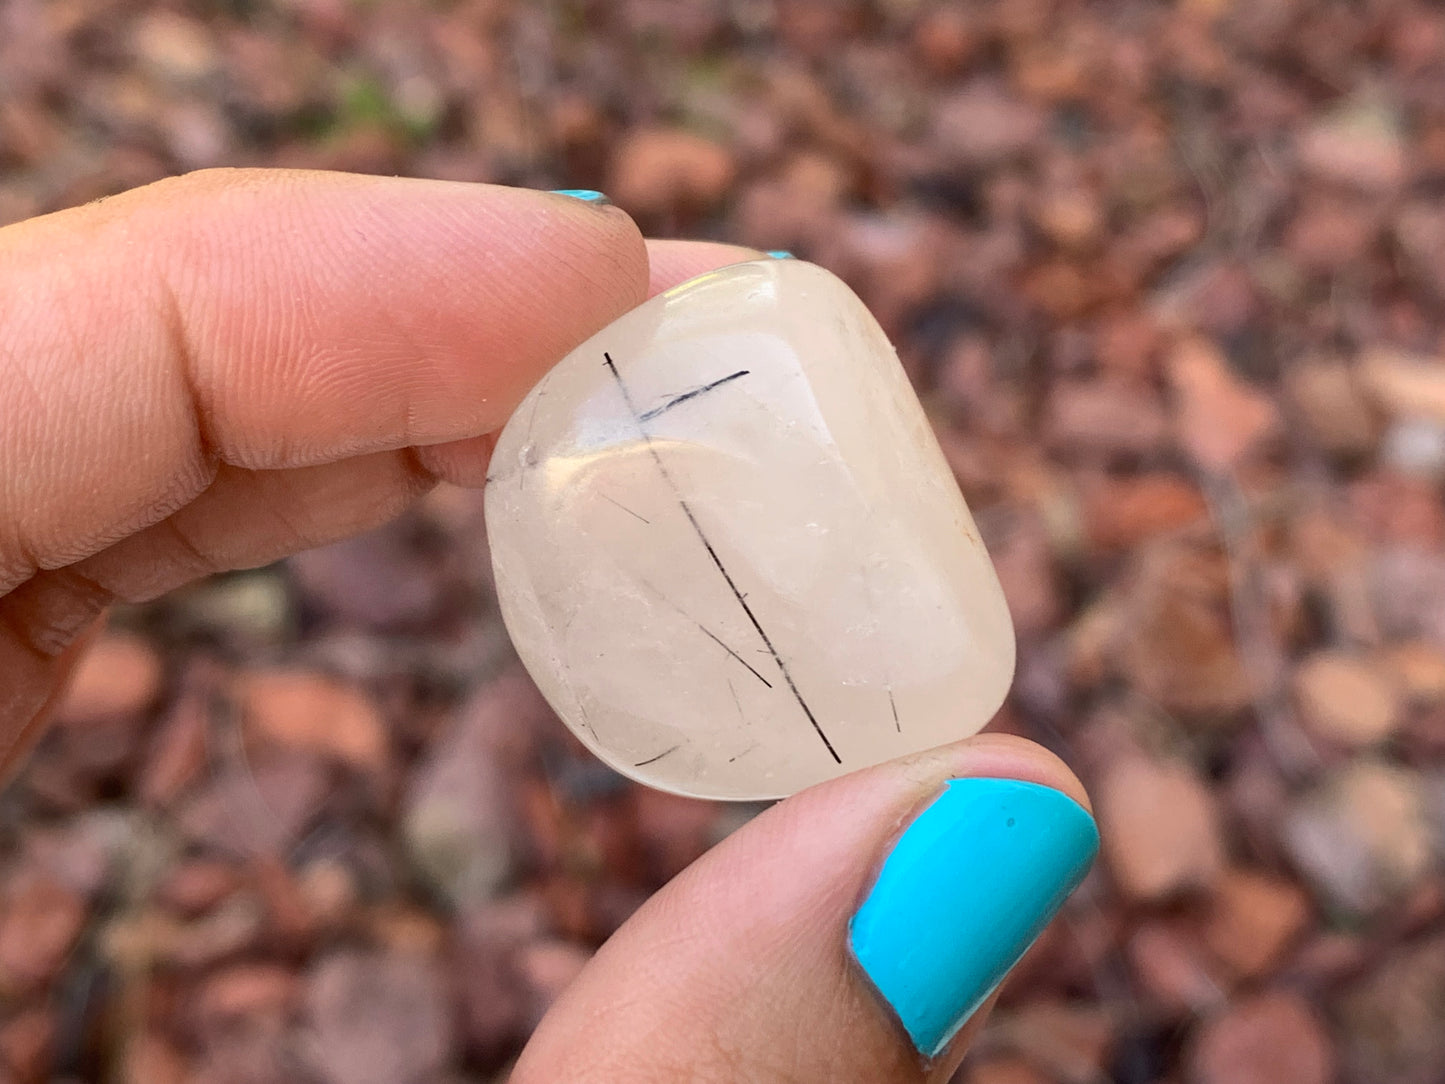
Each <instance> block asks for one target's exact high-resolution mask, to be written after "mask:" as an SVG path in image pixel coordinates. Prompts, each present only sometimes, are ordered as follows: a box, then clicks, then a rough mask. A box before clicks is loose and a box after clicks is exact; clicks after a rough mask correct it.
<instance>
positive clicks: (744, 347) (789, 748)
mask: <svg viewBox="0 0 1445 1084" xmlns="http://www.w3.org/2000/svg"><path fill="white" fill-rule="evenodd" d="M486 516H487V531H488V536H489V538H490V541H491V547H492V561H493V564H494V568H495V572H496V584H497V594H498V598H499V599H500V602H501V610H502V616H503V618H504V620H505V621H506V625H507V629H508V631H509V632H510V634H511V637H512V641H513V643H514V644H515V646H516V649H517V652H518V654H519V655H520V656H521V658H522V661H523V663H524V664H525V665H526V667H527V669H528V670H529V671H530V672H531V674H532V677H533V679H534V680H535V681H536V683H537V685H538V687H539V688H540V689H541V691H542V693H543V695H545V696H546V698H547V700H548V702H549V703H550V704H551V705H552V707H553V708H554V709H555V710H556V712H557V714H558V715H559V716H561V717H562V719H563V720H564V721H565V722H566V723H567V725H568V726H569V727H570V728H571V729H572V731H573V732H574V733H575V734H576V735H577V737H578V738H580V739H581V740H582V742H583V743H584V744H585V745H587V746H588V748H590V749H591V750H592V751H593V752H595V753H596V754H597V755H598V756H599V757H601V758H602V759H603V760H604V761H606V762H607V763H608V764H610V765H612V766H613V767H614V768H616V769H617V770H618V771H620V772H622V773H623V774H624V775H628V776H631V777H632V778H633V779H637V780H639V781H641V782H643V783H647V784H650V785H651V786H654V787H658V788H661V789H663V790H668V791H674V792H677V793H679V794H687V795H694V796H697V797H705V798H731V799H759V798H776V797H781V796H784V795H788V794H791V793H793V792H794V791H796V790H799V789H801V788H803V787H806V786H808V785H809V784H812V783H817V782H819V781H820V780H824V779H828V778H830V777H832V776H836V775H841V774H843V773H845V772H849V771H853V770H854V769H857V768H862V767H865V766H867V765H870V764H875V763H878V762H879V761H883V760H888V759H891V758H893V757H897V756H901V755H903V754H906V753H910V752H914V751H915V750H919V749H925V748H928V747H930V746H935V745H939V744H941V743H943V742H947V741H950V740H952V739H955V738H959V737H963V736H966V735H968V734H972V733H974V732H976V731H977V730H979V729H980V728H981V727H982V726H983V725H984V724H985V723H986V722H987V721H988V720H989V718H990V716H992V714H993V713H994V711H995V710H996V709H997V708H998V706H999V704H1000V703H1001V702H1002V700H1003V698H1004V695H1005V692H1006V691H1007V689H1008V685H1009V682H1010V680H1011V678H1012V675H1013V663H1014V637H1013V628H1012V625H1011V624H1010V621H1009V615H1008V610H1007V608H1006V606H1005V603H1004V598H1003V593H1002V591H1001V590H1000V588H999V584H998V579H997V577H996V576H995V574H994V571H993V566H992V564H991V563H990V562H989V558H988V555H987V553H986V552H985V551H984V548H983V545H982V544H981V543H980V541H979V537H978V531H977V530H976V528H975V527H974V523H973V519H972V517H971V516H970V515H969V511H968V508H967V506H966V505H965V504H964V501H963V497H962V495H961V494H960V493H959V491H958V487H957V485H956V484H955V482H954V479H953V476H952V473H951V472H950V470H949V468H948V465H947V463H946V462H945V461H944V458H943V455H942V453H941V452H940V451H939V448H938V444H937V442H936V440H935V439H934V436H933V432H932V430H931V429H930V428H929V424H928V421H927V419H926V418H925V416H924V413H923V410H922V408H921V407H920V405H919V403H918V399H917V397H916V396H915V395H914V393H913V389H912V388H911V387H910V385H909V382H908V379H907V377H906V376H905V375H904V372H903V369H902V367H901V366H900V365H899V363H898V358H897V356H896V354H895V353H894V351H893V348H892V347H891V346H890V345H889V343H888V340H887V337H886V336H885V335H884V334H883V331H882V329H881V328H880V327H879V326H878V324H877V322H876V321H875V320H874V319H873V317H872V316H871V314H869V312H868V311H867V309H865V308H864V307H863V304H862V302H861V301H859V300H858V298H857V296H856V295H855V294H854V293H853V292H852V291H851V290H850V289H849V288H848V287H847V286H846V285H844V283H843V282H842V281H840V280H839V279H837V278H836V277H834V276H833V275H832V274H830V273H829V272H827V271H824V270H823V269H822V268H819V267H816V266H814V265H812V264H808V263H804V262H802V261H797V260H760V261H756V262H752V263H742V264H737V265H734V266H732V267H727V268H724V269H722V270H720V271H715V272H712V273H710V274H706V275H703V276H701V277H700V278H696V279H693V280H692V281H690V282H687V283H684V284H683V285H681V286H678V287H676V288H675V289H672V290H670V291H668V292H667V293H665V294H662V295H660V296H658V297H655V298H653V299H652V300H651V301H649V302H647V303H646V304H644V305H642V306H641V307H640V308H638V309H635V310H634V311H632V312H630V313H628V314H627V315H626V316H624V317H622V318H621V319H619V320H618V321H617V322H615V323H614V324H612V325H611V326H610V327H608V328H606V329H605V330H604V331H602V332H600V333H598V334H597V335H596V336H594V337H593V338H592V339H590V340H589V341H588V342H586V343H584V344H583V345H582V346H580V347H578V348H577V349H576V350H574V351H573V352H572V353H571V354H569V355H568V356H567V357H566V358H565V359H563V361H562V362H561V363H560V364H558V365H557V366H556V367H555V368H554V369H553V370H552V371H551V372H550V373H548V374H547V376H545V377H544V378H543V379H542V381H541V382H540V383H539V384H538V385H537V386H536V387H535V388H534V389H533V390H532V392H531V394H529V395H528V396H527V398H526V399H525V400H524V401H523V402H522V404H521V406H519V407H518V408H517V411H516V413H515V414H514V415H513V416H512V418H511V420H510V421H509V422H508V423H507V425H506V428H505V429H504V430H503V431H502V434H501V437H500V438H499V439H498V442H497V446H496V450H495V452H494V453H493V458H492V464H491V476H490V478H489V481H488V486H487V494H486Z"/></svg>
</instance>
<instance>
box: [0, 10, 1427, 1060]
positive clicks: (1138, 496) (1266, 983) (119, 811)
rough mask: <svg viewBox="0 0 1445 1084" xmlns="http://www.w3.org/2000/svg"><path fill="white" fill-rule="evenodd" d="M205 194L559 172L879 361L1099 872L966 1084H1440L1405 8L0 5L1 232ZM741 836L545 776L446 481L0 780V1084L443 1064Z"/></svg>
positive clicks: (526, 688) (1414, 27)
mask: <svg viewBox="0 0 1445 1084" xmlns="http://www.w3.org/2000/svg"><path fill="white" fill-rule="evenodd" d="M220 164H228V165H229V164H255V165H284V166H313V167H324V168H335V169H348V170H361V171H372V172H381V173H414V174H421V175H426V176H434V177H449V178H458V179H468V180H492V181H500V182H506V183H514V184H524V185H532V186H537V187H549V188H550V187H560V186H564V185H565V186H586V187H597V188H603V189H605V190H607V191H608V192H610V193H611V195H612V196H613V198H614V199H615V200H616V201H617V202H618V203H620V204H621V205H622V206H623V207H625V208H626V209H627V210H629V211H631V212H633V213H634V214H635V215H636V216H637V218H638V219H639V221H640V222H642V223H643V224H644V226H645V227H647V228H648V229H649V230H650V231H653V232H655V233H659V234H663V235H669V234H671V235H680V236H689V237H712V238H722V239H729V240H736V241H742V242H745V243H748V244H752V245H757V246H760V247H763V248H790V249H792V250H793V251H795V252H796V253H797V254H798V255H800V256H803V257H806V258H809V259H813V260H816V261H817V262H819V263H822V264H824V265H826V266H828V267H830V268H832V269H834V270H835V271H837V272H838V273H840V274H841V275H843V276H844V277H845V278H846V279H847V280H848V281H849V282H850V283H852V284H853V285H854V286H855V287H856V288H857V289H858V290H859V291H860V293H861V294H862V296H863V297H864V299H865V300H866V301H867V302H868V303H869V305H870V306H871V307H872V309H873V311H874V312H875V313H876V314H877V315H878V317H879V319H880V320H881V321H882V322H883V323H884V325H885V326H886V328H887V329H888V331H889V332H890V334H891V335H892V336H893V337H894V340H895V341H896V342H897V344H898V346H899V349H900V352H901V354H902V356H903V358H904V360H905V363H906V365H907V367H908V369H909V372H910V373H911V374H912V376H913V377H914V378H915V380H916V383H917V385H918V388H919V391H920V393H921V394H922V396H923V398H924V401H925V403H926V404H927V407H928V409H929V411H930V414H931V415H932V417H933V419H934V420H935V422H936V425H937V428H938V432H939V436H940V439H941V441H942V443H943V446H944V448H945V451H946V453H947V455H948V458H949V460H950V462H951V463H952V465H953V467H954V469H955V471H956V473H957V476H958V480H959V483H960V485H961V486H962V487H963V489H964V491H965V493H966V494H967V497H968V499H969V502H970V504H971V505H972V507H973V508H974V510H975V513H976V515H977V517H978V521H979V524H980V526H981V528H982V530H983V532H984V535H985V538H986V540H987V542H988V544H989V546H990V549H991V550H992V552H993V554H994V556H995V559H996V560H997V562H998V565H999V569H1000V573H1001V575H1002V578H1003V581H1004V584H1005V587H1006V589H1007V593H1008V597H1009V600H1010V603H1011V605H1012V607H1013V612H1014V615H1015V620H1016V622H1017V625H1018V631H1019V637H1020V648H1021V653H1020V666H1019V673H1018V680H1017V685H1016V688H1015V693H1014V696H1013V698H1012V700H1011V701H1010V703H1009V705H1008V706H1007V708H1006V709H1005V710H1004V712H1003V713H1002V715H1001V717H1000V719H999V721H998V724H997V725H998V726H999V727H1001V728H1004V729H1009V730H1013V731H1017V732H1020V733H1024V734H1028V735H1030V736H1032V737H1035V738H1037V739H1038V740H1040V741H1042V742H1043V743H1044V744H1046V745H1048V746H1050V747H1051V748H1053V749H1056V750H1058V751H1059V752H1060V753H1062V754H1063V755H1064V756H1065V757H1066V758H1067V759H1068V760H1069V761H1070V762H1071V763H1072V764H1074V765H1075V766H1076V767H1077V768H1078V770H1079V771H1080V773H1081V774H1082V775H1083V777H1084V778H1085V780H1086V782H1088V783H1089V784H1090V786H1091V789H1092V790H1093V793H1094V795H1095V797H1096V801H1097V803H1098V807H1099V813H1100V818H1101V823H1102V826H1103V830H1104V834H1105V854H1104V858H1103V861H1102V862H1101V863H1100V865H1099V867H1098V868H1097V870H1096V871H1095V873H1094V874H1093V875H1092V876H1091V877H1090V879H1089V881H1088V882H1087V884H1086V885H1085V887H1084V889H1083V890H1082V891H1081V892H1080V893H1079V894H1078V896H1077V897H1076V898H1075V899H1074V900H1073V901H1072V902H1071V903H1070V904H1069V906H1068V907H1067V909H1066V910H1065V912H1064V914H1063V915H1062V917H1061V918H1060V920H1059V921H1058V922H1057V923H1056V924H1055V925H1054V927H1052V928H1051V930H1050V931H1049V932H1048V933H1047V934H1046V935H1045V937H1044V938H1043V939H1042V941H1041V942H1040V944H1039V945H1038V946H1037V948H1036V950H1035V951H1034V952H1033V953H1032V954H1031V956H1030V957H1029V958H1028V959H1027V960H1026V961H1025V962H1024V964H1023V965H1022V966H1021V967H1020V968H1019V970H1018V972H1017V974H1016V976H1015V977H1014V978H1013V979H1012V980H1011V981H1010V983H1009V985H1008V987H1007V988H1006V991H1005V993H1004V997H1003V1002H1002V1004H1001V1007H1000V1009H999V1011H998V1013H997V1014H996V1016H995V1018H994V1021H993V1023H992V1025H991V1027H990V1029H989V1031H988V1033H987V1034H986V1036H985V1037H984V1039H983V1041H982V1042H981V1043H980V1045H979V1048H978V1050H977V1052H976V1054H975V1056H974V1057H973V1058H972V1059H971V1061H970V1062H969V1064H968V1065H967V1066H966V1067H965V1069H964V1070H963V1072H962V1074H961V1079H962V1080H963V1081H965V1082H967V1084H1047V1082H1057V1084H1091V1082H1096V1081H1106V1080H1107V1081H1120V1082H1124V1084H1151V1082H1158V1084H1164V1082H1173V1084H1196V1082H1198V1084H1255V1082H1261V1084H1281V1082H1284V1081H1289V1082H1292V1084H1323V1082H1326V1081H1331V1080H1339V1081H1343V1082H1361V1084H1368V1082H1377V1081H1378V1082H1385V1081H1390V1082H1399V1084H1438V1082H1440V1081H1442V1080H1445V876H1442V860H1441V855H1442V851H1445V554H1442V539H1445V508H1442V503H1441V480H1442V477H1445V361H1442V360H1441V357H1442V351H1445V339H1442V330H1445V328H1442V317H1445V206H1442V203H1441V197H1442V195H1445V18H1442V15H1441V12H1440V9H1439V8H1437V7H1434V6H1432V5H1431V4H1428V3H1425V2H1411V0H1354V2H1349V3H1346V2H1335V0H1329V2H1319V3H1307V2H1305V0H1250V2H1245V0H1180V2H1177V3H1173V4H1154V3H1143V2H1123V3H1115V4H1107V5H1105V4H1085V3H1080V2H1063V0H1060V2H1049V0H1006V2H1000V3H975V4H959V5H948V6H944V5H932V4H927V3H922V2H919V0H875V2H872V3H863V2H847V0H835V2H822V0H811V2H810V0H733V2H725V0H689V2H682V0H676V2H664V0H631V2H616V3H608V2H602V0H596V2H580V0H579V2H548V3H531V4H529V3H522V2H520V0H519V2H514V3H507V2H504V0H458V2H455V3H436V4H420V3H390V2H384V0H374V2H359V0H283V2H280V3H277V2H273V0H213V2H209V3H193V4H188V5H187V4H179V3H164V2H149V0H53V2H40V0H0V222H8V221H14V220H17V219H20V218H24V217H26V216H29V215H32V214H35V213H39V212H43V211H46V210H50V209H54V208H58V207H62V206H66V205H69V204H73V203H77V202H80V201H84V200H88V199H92V198H94V197H97V196H101V195H105V194H107V193H113V192H116V191H119V190H121V189H123V188H126V187H129V186H133V185H137V184H141V183H143V182H146V181H150V180H153V179H156V178H159V177H162V176H165V175H167V174H171V173H175V172H179V171H184V170H189V169H194V168H197V167H203V166H210V165H220ZM748 814H749V810H746V809H741V810H740V809H738V808H735V807H721V806H710V805H703V804H698V803H692V802H688V801H684V800H679V799H674V798H670V797H665V796H661V795H657V794H652V793H648V792H645V791H642V790H639V789H638V788H635V787H633V786H631V785H629V784H627V783H625V782H622V781H620V780H619V779H617V778H616V777H615V776H613V775H612V774H611V773H610V772H608V771H607V770H605V769H603V768H602V767H600V766H599V765H598V764H596V763H595V762H594V761H592V760H591V759H590V758H589V757H587V756H585V755H582V754H581V753H580V752H579V750H578V748H577V747H576V746H575V745H574V744H573V743H572V742H571V741H570V740H569V739H568V738H567V736H566V734H565V732H564V730H563V729H562V728H561V726H560V725H559V724H558V723H557V722H556V721H555V719H553V718H551V717H550V715H549V714H548V712H547V710H546V709H545V707H544V706H543V705H542V704H541V703H540V702H539V700H538V698H537V695H536V693H535V692H534V691H533V690H532V688H531V687H530V685H529V683H528V682H527V681H526V679H525V678H524V677H522V676H520V675H519V673H518V671H517V668H516V665H515V663H514V662H513V661H512V659H511V657H510V655H509V652H508V648H507V646H506V642H505V637H504V634H503V631H502V629H501V627H500V625H499V622H498V619H497V615H496V611H495V607H494V605H493V601H492V596H491V591H490V587H489V570H488V561H487V557H486V552H485V543H484V537H483V532H482V524H481V519H480V503H479V500H478V498H477V496H476V495H475V494H469V493H464V492H460V491H455V490H444V491H439V492H437V493H436V494H435V495H433V496H432V497H430V498H429V499H427V500H426V501H425V502H424V503H423V504H422V506H421V507H420V508H419V509H417V510H416V511H415V513H414V514H411V515H409V516H408V517H407V518H405V519H404V520H403V521H402V522H400V523H398V524H396V525H395V526H393V527H390V528H388V529H386V530H383V531H379V532H377V533H375V534H373V535H370V536H368V537H365V538H362V539H359V540H356V541H354V542H350V543H347V544H344V545H341V546H336V547H332V548H330V549H327V550H323V551H318V552H314V553H310V554H306V555H304V556H302V557H300V558H298V559H296V560H294V561H291V562H289V563H287V564H285V565H282V566H278V567H274V568H268V569H265V570H262V571H258V572H254V573H247V574H241V575H236V576H232V577H229V578H225V579H221V580H217V581H214V582H211V583H207V584H204V585H201V586H198V587H196V588H194V589H191V590H188V591H186V592H183V593H181V594H180V595H177V596H175V597H173V598H170V599H168V600H166V601H164V602H162V603H160V604H158V605H155V606H152V607H148V608H146V609H144V610H143V611H139V612H130V613H124V614H120V615H117V619H116V622H115V627H114V631H113V632H112V633H111V634H110V636H109V637H108V638H107V639H105V640H104V641H103V642H102V644H101V646H100V648H99V650H98V651H97V653H96V654H95V656H94V657H93V658H92V660H91V661H90V663H89V664H88V665H87V666H86V667H85V668H84V669H83V671H82V673H81V674H80V677H79V680H78V682H77V685H76V687H75V689H74V691H73V692H72V694H71V695H70V698H69V700H68V701H67V703H66V705H65V708H64V710H63V712H62V719H61V723H60V725H59V726H58V727H57V729H56V730H55V732H54V733H53V734H52V735H51V736H50V738H49V739H48V740H47V742H46V743H45V745H44V747H43V748H42V749H41V750H40V752H39V754H38V755H37V756H36V757H35V758H34V760H33V762H32V763H31V764H30V766H29V768H28V769H27V771H26V772H25V774H24V776H23V778H21V779H20V781H19V782H18V783H17V784H16V785H14V786H13V787H11V788H10V789H9V790H8V791H7V792H6V793H5V794H4V795H3V797H0V855H3V857H0V1081H3V1082H4V1084H12V1082H14V1084H30V1082H34V1081H40V1080H47V1079H74V1080H121V1081H131V1082H137V1084H142V1082H143V1084H173V1082H175V1084H178V1082H182V1081H198V1082H199V1081H204V1082H207V1084H231V1082H234V1084H260V1082H267V1081H302V1082H315V1084H322V1082H326V1084H370V1082H373V1081H376V1082H381V1081H387V1082H401V1081H417V1082H422V1084H443V1082H452V1084H456V1082H463V1081H473V1082H482V1081H487V1082H490V1081H495V1080H501V1079H504V1077H505V1071H506V1065H507V1063H508V1060H509V1059H510V1058H511V1057H512V1056H513V1055H514V1054H515V1052H516V1051H517V1050H518V1049H519V1045H520V1043H521V1042H522V1041H523V1039H524V1038H525V1037H526V1035H527V1033H528V1030H529V1029H530V1028H531V1027H532V1025H533V1024H534V1022H535V1021H536V1019H537V1018H538V1015H539V1014H540V1013H541V1012H542V1011H543V1009H544V1008H545V1007H546V1005H547V1004H548V1002H549V1001H550V1000H551V999H552V998H553V997H554V996H555V995H556V993H557V991H558V990H559V989H561V988H562V987H563V986H564V985H565V984H566V982H567V981H568V980H569V978H570V977H571V976H572V975H573V974H575V972H576V970H577V969H578V968H579V967H580V966H581V965H582V963H583V962H584V961H585V959H586V958H587V956H588V954H589V952H590V951H591V950H592V948H593V946H595V945H596V944H597V943H598V942H599V941H600V940H601V939H602V938H604V937H606V936H607V934H608V932H609V931H610V930H612V929H613V928H615V926H616V925H617V924H618V923H619V922H620V921H621V920H622V919H623V918H624V917H625V916H626V915H627V914H628V913H629V912H630V911H631V910H632V909H633V908H635V907H636V905H637V904H638V902H639V901H641V900H642V899H644V898H645V897H646V896H647V894H648V893H649V892H650V891H652V890H653V889H655V888H656V887H657V886H658V885H659V884H660V883H662V881H664V880H665V879H666V878H667V877H669V876H670V875H672V874H673V873H675V872H676V871H677V870H678V869H680V868H681V867H682V866H683V865H684V864H686V863H687V862H688V861H689V860H691V859H692V858H693V857H695V856H696V855H697V854H698V853H700V852H701V851H702V850H703V849H704V848H705V847H706V846H707V845H709V843H710V842H712V841H714V840H716V839H717V838H719V837H720V836H721V835H722V834H724V833H726V832H727V831H728V830H729V829H730V828H731V827H734V826H736V825H737V824H738V823H740V822H741V820H742V819H743V818H745V817H746V816H747V815H748Z"/></svg>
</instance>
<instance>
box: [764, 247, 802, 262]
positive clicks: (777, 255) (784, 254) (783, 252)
mask: <svg viewBox="0 0 1445 1084" xmlns="http://www.w3.org/2000/svg"><path fill="white" fill-rule="evenodd" d="M768 255H769V256H771V257H772V258H773V259H775V260H792V259H796V257H795V256H794V255H793V254H792V253H791V252H789V251H788V250H787V249H785V248H775V249H773V250H772V251H771V252H769V253H768Z"/></svg>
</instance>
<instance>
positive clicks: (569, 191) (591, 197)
mask: <svg viewBox="0 0 1445 1084" xmlns="http://www.w3.org/2000/svg"><path fill="white" fill-rule="evenodd" d="M552 195H554V196H570V197H572V199H580V200H581V201H582V202H583V203H595V204H597V206H599V207H610V206H612V201H611V200H610V199H608V198H607V197H606V196H605V195H603V194H602V193H601V192H594V191H592V189H590V188H554V189H552Z"/></svg>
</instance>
